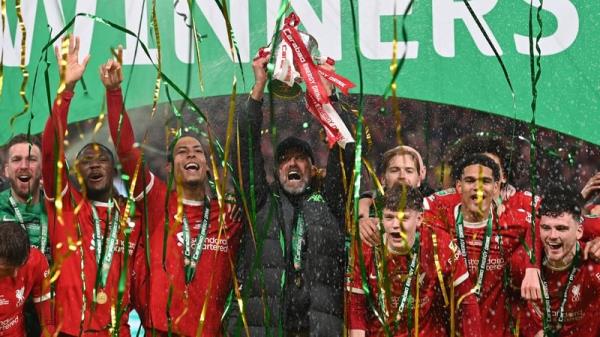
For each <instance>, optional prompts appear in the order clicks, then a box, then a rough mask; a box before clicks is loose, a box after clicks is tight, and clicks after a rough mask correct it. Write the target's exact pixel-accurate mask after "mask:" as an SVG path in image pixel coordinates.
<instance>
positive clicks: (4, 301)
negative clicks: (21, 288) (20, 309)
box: [0, 295, 8, 305]
mask: <svg viewBox="0 0 600 337" xmlns="http://www.w3.org/2000/svg"><path fill="white" fill-rule="evenodd" d="M0 305H8V300H7V299H6V298H4V296H2V295H0Z"/></svg>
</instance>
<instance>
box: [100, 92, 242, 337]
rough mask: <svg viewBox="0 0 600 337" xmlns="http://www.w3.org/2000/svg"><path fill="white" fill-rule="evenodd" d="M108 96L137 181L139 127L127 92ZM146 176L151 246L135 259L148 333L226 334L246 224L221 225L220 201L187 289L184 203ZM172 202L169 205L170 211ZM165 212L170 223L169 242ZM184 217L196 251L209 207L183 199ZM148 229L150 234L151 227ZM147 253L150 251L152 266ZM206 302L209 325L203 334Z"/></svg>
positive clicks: (141, 188)
mask: <svg viewBox="0 0 600 337" xmlns="http://www.w3.org/2000/svg"><path fill="white" fill-rule="evenodd" d="M106 97H107V107H108V121H109V128H110V133H111V137H112V138H113V140H115V143H116V145H117V146H116V149H117V154H118V156H119V161H120V162H121V164H122V166H123V171H124V172H125V173H126V174H128V175H130V176H133V174H134V173H135V170H136V166H137V163H138V162H139V160H140V158H141V153H140V151H139V149H138V148H136V147H135V146H134V142H135V139H134V135H133V128H132V126H131V122H130V121H129V117H128V116H127V113H126V111H125V109H124V107H123V97H122V93H121V90H120V89H115V90H108V91H107V92H106ZM121 117H122V118H121ZM119 131H120V132H119ZM117 139H118V140H119V141H118V142H117V141H116V140H117ZM140 176H141V177H144V178H140V180H139V183H138V184H137V185H136V186H135V195H136V200H137V201H138V208H142V206H144V205H145V206H146V207H147V213H148V220H149V221H148V224H147V227H148V228H147V233H148V234H147V235H148V237H149V242H147V243H144V245H145V246H146V247H145V248H143V249H142V250H140V251H138V254H137V256H136V258H135V260H136V261H135V266H134V275H135V276H134V278H133V279H134V280H133V282H134V284H135V286H134V289H135V291H134V292H133V293H134V294H133V295H132V296H133V298H134V303H135V307H136V310H137V311H138V312H139V313H140V317H141V319H142V322H143V324H144V327H145V328H146V330H147V333H151V332H150V331H149V330H151V329H156V330H160V331H161V332H167V331H169V324H168V323H169V320H171V331H172V332H173V333H175V334H179V335H183V336H207V337H208V336H211V337H212V336H219V335H221V334H222V329H221V316H222V314H223V310H224V305H225V300H226V298H227V295H228V293H229V291H230V289H231V285H230V283H231V278H232V274H231V270H232V269H231V263H232V261H234V260H235V258H236V254H237V251H238V248H239V244H240V235H241V224H240V222H237V221H233V220H232V219H231V214H230V213H229V212H227V213H226V214H224V217H223V218H224V219H225V221H224V224H223V225H224V226H220V224H219V207H218V203H217V201H216V200H212V201H211V204H210V207H211V210H210V221H209V223H210V224H209V226H208V231H207V237H206V239H205V241H204V246H203V248H202V254H201V255H200V259H199V261H198V264H197V267H196V275H195V277H194V278H193V280H192V281H191V283H190V284H189V285H187V286H186V283H185V272H184V257H183V250H184V247H183V233H182V224H181V223H180V222H177V221H176V220H175V215H176V214H177V207H178V204H179V203H178V201H177V194H176V192H175V191H173V192H170V191H169V190H168V189H167V185H166V184H165V183H164V182H162V181H160V180H159V179H156V177H155V176H154V175H153V174H152V173H150V172H149V171H148V170H147V169H146V168H144V169H143V171H142V172H140ZM144 193H145V195H144ZM144 197H145V199H146V200H145V201H144V200H143V198H144ZM166 198H168V202H169V204H168V206H167V207H168V209H167V211H166V212H165V205H166V201H167V200H166ZM165 213H167V214H168V216H167V219H168V220H169V226H168V231H167V233H166V240H165ZM183 213H184V214H185V216H186V218H187V220H188V222H189V224H190V238H191V245H192V251H193V249H194V247H195V244H196V240H197V237H198V233H199V231H200V226H201V223H202V219H203V213H204V202H196V201H186V200H183ZM143 227H144V230H146V226H143ZM221 227H222V228H221ZM145 235H146V234H144V236H145ZM165 245H166V247H165ZM146 249H147V250H148V252H149V266H148V262H147V258H148V257H147V256H146ZM163 251H165V252H166V254H163ZM163 261H164V262H163ZM170 292H171V294H170ZM207 296H208V298H207ZM169 297H170V298H171V299H170V302H169ZM205 300H206V311H205V320H204V326H203V328H202V333H201V334H200V335H199V332H200V331H199V322H200V317H201V313H202V309H203V307H204V303H205ZM167 307H168V308H169V310H167ZM167 311H168V312H167Z"/></svg>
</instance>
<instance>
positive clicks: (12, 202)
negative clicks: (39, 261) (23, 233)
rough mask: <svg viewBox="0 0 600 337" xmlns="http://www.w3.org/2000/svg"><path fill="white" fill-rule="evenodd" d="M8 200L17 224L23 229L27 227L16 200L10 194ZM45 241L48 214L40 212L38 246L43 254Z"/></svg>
mask: <svg viewBox="0 0 600 337" xmlns="http://www.w3.org/2000/svg"><path fill="white" fill-rule="evenodd" d="M8 201H9V202H10V205H11V206H12V208H13V211H14V212H15V217H16V218H17V221H19V224H20V225H21V227H23V229H25V230H27V228H26V227H25V220H24V218H23V214H22V213H21V210H20V209H19V207H18V206H17V201H16V200H15V198H13V196H12V195H11V196H9V197H8ZM47 243H48V216H47V215H46V214H45V213H44V212H41V213H40V246H39V247H38V248H39V249H40V251H42V253H44V254H45V253H46V245H47ZM34 246H35V245H34Z"/></svg>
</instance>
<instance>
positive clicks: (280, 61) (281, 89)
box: [267, 31, 320, 100]
mask: <svg viewBox="0 0 600 337" xmlns="http://www.w3.org/2000/svg"><path fill="white" fill-rule="evenodd" d="M298 34H299V35H300V37H301V39H302V43H304V45H305V46H306V49H307V50H308V52H309V53H310V56H311V58H312V59H313V60H319V59H320V54H319V45H318V44H317V40H315V38H314V37H312V36H311V35H310V34H308V33H305V32H302V31H298ZM275 42H276V43H275V44H274V46H275V48H276V50H275V54H274V63H272V64H269V65H268V67H269V69H271V70H272V71H273V76H272V79H271V81H270V82H269V83H268V85H267V86H268V88H269V91H270V92H271V93H272V94H273V95H274V96H275V97H277V98H280V99H284V100H294V99H297V98H298V97H300V95H302V88H301V87H300V83H302V76H301V75H300V73H298V71H297V70H296V67H295V66H294V57H295V56H294V51H293V50H292V47H291V46H290V45H289V44H288V43H287V42H286V41H284V40H283V39H282V37H281V34H278V35H277V38H276V40H275Z"/></svg>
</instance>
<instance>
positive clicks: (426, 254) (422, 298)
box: [347, 228, 479, 337]
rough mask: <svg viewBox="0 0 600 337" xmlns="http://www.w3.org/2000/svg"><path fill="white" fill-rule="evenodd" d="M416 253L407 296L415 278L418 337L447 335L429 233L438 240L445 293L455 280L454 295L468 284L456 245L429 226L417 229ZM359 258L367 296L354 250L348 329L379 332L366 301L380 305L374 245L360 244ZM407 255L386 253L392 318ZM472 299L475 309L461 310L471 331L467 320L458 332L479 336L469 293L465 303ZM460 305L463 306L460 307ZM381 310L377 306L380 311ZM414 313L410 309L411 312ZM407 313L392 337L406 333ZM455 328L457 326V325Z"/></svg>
mask: <svg viewBox="0 0 600 337" xmlns="http://www.w3.org/2000/svg"><path fill="white" fill-rule="evenodd" d="M420 233H421V236H420V237H421V239H420V256H419V267H418V274H417V275H415V278H414V279H413V281H412V286H411V296H412V297H413V298H414V296H415V295H416V286H415V284H416V283H415V281H418V282H419V336H440V337H441V336H448V334H449V333H450V331H449V324H448V322H449V319H450V318H449V310H450V307H449V306H445V304H444V298H443V295H442V290H441V289H442V288H441V286H440V281H439V278H438V274H437V269H436V266H435V260H434V248H433V241H432V234H433V233H435V235H436V238H437V252H438V258H439V262H440V267H441V272H442V275H443V279H444V286H445V290H446V294H447V296H450V286H451V283H454V286H455V287H456V288H455V296H456V298H459V297H461V296H462V295H463V294H466V293H468V292H469V290H470V289H471V288H472V286H471V282H470V280H469V277H468V272H467V269H466V266H465V263H464V259H463V258H462V257H461V255H460V252H459V251H458V247H456V245H455V244H454V242H453V241H452V240H451V239H450V237H449V236H448V234H447V233H445V232H443V231H438V230H431V229H429V228H422V229H421V230H420ZM362 251H363V254H364V255H363V257H364V267H365V271H366V274H367V278H368V281H367V282H368V285H369V289H370V291H371V293H370V295H369V296H370V297H371V299H370V300H368V299H367V298H366V297H365V292H364V290H363V286H362V282H363V279H362V272H361V263H360V260H359V259H360V258H359V255H358V253H356V254H355V262H354V267H353V273H352V278H351V279H350V281H349V284H348V285H347V287H348V291H349V292H350V314H349V328H350V329H351V330H365V331H366V336H384V335H385V332H384V330H383V327H382V325H381V322H380V321H379V319H378V318H377V317H376V316H375V314H374V312H373V310H372V309H371V308H370V306H369V304H368V303H369V302H372V303H373V304H375V305H377V307H378V308H380V304H379V300H378V294H379V289H380V288H379V286H378V284H377V271H376V262H375V257H374V250H373V248H371V247H369V246H367V245H366V244H363V247H362ZM409 264H410V257H409V256H408V255H406V256H403V255H390V258H389V259H388V260H387V268H388V269H387V271H388V274H389V281H390V285H391V296H390V304H391V305H390V308H391V310H390V313H391V317H392V320H393V319H394V318H395V313H396V312H397V309H398V304H399V301H400V299H401V295H402V290H403V287H404V283H405V281H406V278H407V276H408V269H409V268H408V267H409ZM469 301H473V302H472V303H471V304H472V308H475V311H474V312H473V311H470V312H469V310H462V311H458V312H462V319H461V321H462V322H463V323H468V322H467V321H468V320H471V322H476V324H475V330H477V331H472V327H469V325H468V324H466V325H463V326H464V328H463V336H479V333H478V332H479V331H478V329H479V327H478V325H479V321H478V319H477V318H478V317H479V312H478V311H477V306H476V303H475V302H474V298H473V296H467V298H466V299H465V302H463V303H466V304H468V303H469ZM462 307H464V305H463V306H462ZM379 311H380V312H381V308H380V309H379ZM410 315H413V312H411V313H410ZM407 317H408V315H407V314H406V313H405V314H403V315H402V318H401V321H400V324H399V329H398V331H397V332H396V333H395V334H394V336H411V334H410V333H409V331H408V326H407V324H406V322H407V321H406V319H407ZM457 326H458V325H457Z"/></svg>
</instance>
